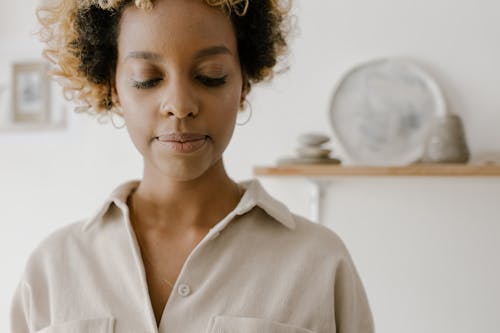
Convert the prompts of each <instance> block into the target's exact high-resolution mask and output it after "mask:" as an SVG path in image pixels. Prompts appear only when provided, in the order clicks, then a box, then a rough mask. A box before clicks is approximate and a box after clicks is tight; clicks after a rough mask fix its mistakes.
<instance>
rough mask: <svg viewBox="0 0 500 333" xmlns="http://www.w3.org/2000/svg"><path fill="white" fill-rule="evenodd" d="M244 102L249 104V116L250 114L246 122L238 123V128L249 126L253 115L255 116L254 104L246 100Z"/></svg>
mask: <svg viewBox="0 0 500 333" xmlns="http://www.w3.org/2000/svg"><path fill="white" fill-rule="evenodd" d="M244 102H246V103H247V105H248V110H249V114H248V118H247V119H246V120H245V121H244V122H241V123H239V122H236V125H238V126H243V125H246V124H248V122H249V121H250V119H251V118H252V114H253V110H252V104H250V102H249V101H247V100H246V99H245V100H244Z"/></svg>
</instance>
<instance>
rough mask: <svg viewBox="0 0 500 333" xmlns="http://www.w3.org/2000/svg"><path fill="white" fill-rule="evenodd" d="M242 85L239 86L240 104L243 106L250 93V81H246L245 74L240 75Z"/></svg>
mask: <svg viewBox="0 0 500 333" xmlns="http://www.w3.org/2000/svg"><path fill="white" fill-rule="evenodd" d="M242 82H243V83H242V85H241V99H240V104H243V102H244V101H245V98H246V97H247V95H248V93H249V92H250V81H249V80H248V76H247V75H246V74H245V73H242Z"/></svg>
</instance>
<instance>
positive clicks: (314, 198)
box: [307, 178, 331, 224]
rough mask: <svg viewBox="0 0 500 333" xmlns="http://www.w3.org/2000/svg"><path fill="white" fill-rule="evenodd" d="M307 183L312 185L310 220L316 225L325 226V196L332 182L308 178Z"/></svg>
mask: <svg viewBox="0 0 500 333" xmlns="http://www.w3.org/2000/svg"><path fill="white" fill-rule="evenodd" d="M307 181H308V182H309V183H310V185H311V187H310V192H309V211H310V214H311V215H310V218H311V220H312V221H314V222H316V223H319V224H324V208H325V196H326V190H327V188H328V186H329V185H330V183H331V181H329V180H325V179H312V178H307Z"/></svg>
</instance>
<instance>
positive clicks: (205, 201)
mask: <svg viewBox="0 0 500 333" xmlns="http://www.w3.org/2000/svg"><path fill="white" fill-rule="evenodd" d="M146 171H147V170H145V172H144V175H143V180H142V181H141V183H140V184H139V186H138V187H137V189H136V190H135V191H134V192H133V193H132V194H131V196H130V197H129V207H131V210H132V211H133V215H134V219H135V220H136V221H135V223H136V224H139V225H141V226H142V227H146V228H149V227H150V228H159V229H169V230H171V229H183V230H184V229H193V228H194V229H207V228H211V227H213V226H214V225H215V224H216V223H217V222H218V221H220V220H221V219H222V218H224V217H225V216H226V215H227V214H228V213H229V212H231V211H232V210H233V209H234V207H236V205H237V204H238V202H239V200H240V199H241V196H242V190H241V189H240V187H239V185H238V184H237V183H236V182H234V181H233V180H232V179H231V178H229V176H228V175H227V173H226V172H225V169H224V165H223V162H222V160H220V161H219V162H218V163H217V164H216V165H214V167H212V168H211V169H209V170H207V172H206V173H205V174H204V175H202V176H201V177H199V178H197V179H193V180H189V181H176V180H174V179H171V178H166V177H159V176H158V175H157V174H152V173H148V172H146Z"/></svg>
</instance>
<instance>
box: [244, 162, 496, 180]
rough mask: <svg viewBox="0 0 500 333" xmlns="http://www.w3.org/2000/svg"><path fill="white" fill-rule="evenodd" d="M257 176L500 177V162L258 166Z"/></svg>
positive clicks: (256, 168) (256, 169) (254, 171)
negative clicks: (476, 163)
mask: <svg viewBox="0 0 500 333" xmlns="http://www.w3.org/2000/svg"><path fill="white" fill-rule="evenodd" d="M253 173H254V175H255V176H267V177H276V176H285V177H323V176H325V177H338V176H342V177H351V176H370V177H373V176H379V177H380V176H381V177H393V176H404V177H414V176H420V177H500V165H497V164H494V165H471V164H413V165H409V166H402V167H364V166H341V165H289V166H275V167H273V166H271V167H266V166H256V167H254V170H253Z"/></svg>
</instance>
